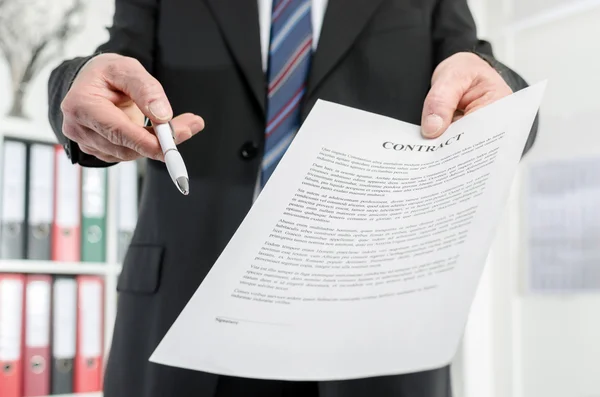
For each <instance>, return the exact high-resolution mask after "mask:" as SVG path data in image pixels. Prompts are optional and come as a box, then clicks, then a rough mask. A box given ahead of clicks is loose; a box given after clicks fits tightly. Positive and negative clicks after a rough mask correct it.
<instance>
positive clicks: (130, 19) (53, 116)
mask: <svg viewBox="0 0 600 397" xmlns="http://www.w3.org/2000/svg"><path fill="white" fill-rule="evenodd" d="M159 1H160V0H115V13H114V16H113V23H112V26H111V27H110V28H109V29H108V31H109V39H108V41H107V42H105V43H103V44H101V45H100V46H99V47H98V48H97V49H96V51H95V52H94V53H93V54H91V55H90V56H86V57H77V58H74V59H70V60H66V61H64V62H62V63H61V64H60V65H59V66H58V67H57V68H56V69H54V70H53V71H52V73H51V74H50V79H49V81H48V100H49V104H48V105H49V106H48V118H49V121H50V125H51V126H52V130H53V131H54V133H55V135H56V137H57V139H58V141H59V143H60V144H62V145H63V146H64V147H65V151H66V152H67V155H68V156H69V157H70V158H71V161H72V162H73V163H78V164H80V165H82V166H85V167H107V166H110V165H112V164H110V163H105V162H103V161H101V160H99V159H97V158H96V157H94V156H90V155H88V154H85V153H83V152H81V151H80V150H79V147H78V146H77V144H76V143H75V142H73V141H71V140H69V139H67V138H66V137H65V136H64V135H63V133H62V123H63V115H62V111H61V109H60V106H61V103H62V101H63V99H64V98H65V96H66V95H67V92H68V91H69V89H70V87H71V84H72V83H73V80H74V79H75V77H76V76H77V73H78V72H79V71H80V70H81V68H82V67H83V66H85V64H86V63H87V62H88V61H89V60H91V59H92V58H93V57H94V56H96V55H98V54H102V53H116V54H120V55H123V56H128V57H132V58H136V59H137V60H138V61H140V62H141V64H142V65H143V66H144V67H145V68H146V70H148V71H149V72H150V73H152V71H153V62H154V49H155V28H156V26H155V25H156V15H157V9H158V2H159Z"/></svg>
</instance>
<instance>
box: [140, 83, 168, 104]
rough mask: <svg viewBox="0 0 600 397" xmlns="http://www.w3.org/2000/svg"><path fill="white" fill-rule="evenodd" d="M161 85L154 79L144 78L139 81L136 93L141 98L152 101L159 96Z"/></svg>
mask: <svg viewBox="0 0 600 397" xmlns="http://www.w3.org/2000/svg"><path fill="white" fill-rule="evenodd" d="M161 91H162V87H161V86H160V84H159V83H158V82H157V81H155V80H154V79H145V80H142V81H140V85H139V87H138V90H137V93H138V95H139V96H140V97H141V98H144V99H145V100H147V101H152V100H154V99H158V97H160V95H161Z"/></svg>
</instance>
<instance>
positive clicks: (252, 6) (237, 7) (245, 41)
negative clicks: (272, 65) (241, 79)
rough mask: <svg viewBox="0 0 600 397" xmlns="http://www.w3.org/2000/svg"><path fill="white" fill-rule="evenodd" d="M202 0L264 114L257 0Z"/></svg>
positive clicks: (264, 89) (264, 95)
mask: <svg viewBox="0 0 600 397" xmlns="http://www.w3.org/2000/svg"><path fill="white" fill-rule="evenodd" d="M205 1H206V2H207V3H208V5H209V7H210V8H211V10H212V12H213V13H214V17H215V19H216V21H217V22H218V24H219V26H220V28H221V32H222V34H223V36H224V37H225V41H226V43H227V46H228V48H229V50H230V51H231V53H232V54H233V57H234V58H235V60H236V62H237V64H238V66H239V67H240V69H241V71H242V73H243V74H244V76H245V77H246V80H247V82H248V85H249V86H250V89H251V90H252V93H253V95H254V96H255V98H256V100H257V101H258V105H259V107H260V109H261V111H262V112H263V115H265V114H266V112H265V107H266V105H265V101H266V88H265V87H266V86H265V84H266V83H265V76H264V73H263V70H262V60H261V49H260V30H259V29H260V27H259V22H258V5H257V1H256V0H242V1H239V0H205Z"/></svg>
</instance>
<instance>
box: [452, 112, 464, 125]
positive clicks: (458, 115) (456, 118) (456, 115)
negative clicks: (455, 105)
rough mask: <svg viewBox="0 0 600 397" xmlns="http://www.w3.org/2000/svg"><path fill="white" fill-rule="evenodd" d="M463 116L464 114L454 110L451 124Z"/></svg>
mask: <svg viewBox="0 0 600 397" xmlns="http://www.w3.org/2000/svg"><path fill="white" fill-rule="evenodd" d="M464 116H465V112H464V111H462V110H460V109H458V110H456V112H454V117H452V122H453V123H454V122H455V121H458V120H460V119H462V118H463V117H464Z"/></svg>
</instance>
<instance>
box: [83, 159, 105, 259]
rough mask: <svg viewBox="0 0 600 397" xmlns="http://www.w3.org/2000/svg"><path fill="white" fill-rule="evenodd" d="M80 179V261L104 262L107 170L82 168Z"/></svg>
mask: <svg viewBox="0 0 600 397" xmlns="http://www.w3.org/2000/svg"><path fill="white" fill-rule="evenodd" d="M81 178H82V180H81V189H82V192H81V215H82V216H81V260H82V261H83V262H105V261H106V201H107V198H108V195H107V186H108V181H107V180H108V178H107V170H106V169H105V168H83V169H82V175H81Z"/></svg>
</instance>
